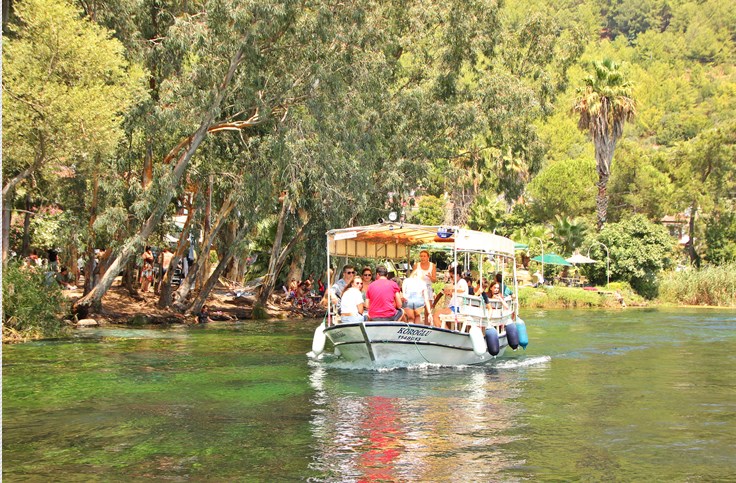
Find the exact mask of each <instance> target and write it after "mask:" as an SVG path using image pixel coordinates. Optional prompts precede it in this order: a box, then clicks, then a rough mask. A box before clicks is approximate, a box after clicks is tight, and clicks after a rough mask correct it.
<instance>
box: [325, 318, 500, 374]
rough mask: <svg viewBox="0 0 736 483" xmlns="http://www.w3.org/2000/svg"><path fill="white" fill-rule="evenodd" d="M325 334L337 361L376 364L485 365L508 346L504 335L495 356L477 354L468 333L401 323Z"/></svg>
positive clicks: (337, 328) (348, 326) (349, 326)
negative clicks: (338, 358) (336, 356)
mask: <svg viewBox="0 0 736 483" xmlns="http://www.w3.org/2000/svg"><path fill="white" fill-rule="evenodd" d="M324 334H325V336H327V338H328V339H329V340H330V342H332V344H333V345H334V346H335V348H336V349H338V350H339V353H340V358H342V359H344V360H346V361H351V362H369V363H370V362H373V363H378V364H383V363H388V364H394V363H404V364H422V363H430V364H439V365H451V366H456V365H474V364H485V363H487V362H489V361H490V360H492V359H494V358H495V357H499V356H501V355H503V352H504V350H505V349H506V347H507V345H508V343H507V340H506V334H505V332H504V333H502V334H501V335H500V336H499V343H500V352H499V353H498V355H497V356H492V355H491V354H489V353H488V352H485V353H483V354H481V355H478V354H476V353H475V352H474V351H473V343H472V341H471V338H470V335H469V334H467V333H464V332H458V331H453V330H448V329H441V328H437V327H429V326H426V325H420V324H407V323H403V322H363V323H342V324H337V325H333V326H330V327H327V328H326V329H325V330H324Z"/></svg>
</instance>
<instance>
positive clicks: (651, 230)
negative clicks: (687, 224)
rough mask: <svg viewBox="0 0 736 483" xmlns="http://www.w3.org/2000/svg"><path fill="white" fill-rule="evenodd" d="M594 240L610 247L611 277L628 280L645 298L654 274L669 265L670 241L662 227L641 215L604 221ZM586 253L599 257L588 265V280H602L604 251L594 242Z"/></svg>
mask: <svg viewBox="0 0 736 483" xmlns="http://www.w3.org/2000/svg"><path fill="white" fill-rule="evenodd" d="M595 241H598V242H600V243H603V244H605V245H606V246H607V247H608V249H609V251H610V272H611V280H622V281H626V282H629V283H630V284H631V286H632V287H633V288H634V289H635V290H636V291H637V292H638V293H639V294H641V295H643V296H645V297H647V298H654V297H655V296H656V276H657V274H658V273H659V272H660V271H662V270H664V269H667V268H670V267H671V266H672V265H673V255H674V252H673V249H674V241H673V240H672V237H671V236H670V235H669V233H668V231H667V229H666V228H665V227H663V226H662V225H659V224H655V223H652V222H650V221H648V220H647V219H646V217H644V216H643V215H634V216H633V217H631V218H629V219H627V220H623V221H620V222H618V223H611V224H608V225H606V226H605V227H604V229H603V230H601V232H600V233H599V234H598V235H597V237H595ZM591 243H592V242H591ZM590 256H591V258H594V259H596V260H599V262H598V263H597V264H596V265H594V266H593V267H591V269H589V273H590V276H591V280H594V281H595V283H598V284H601V283H605V279H606V273H605V270H606V264H605V260H606V252H605V251H604V249H603V247H601V245H598V244H596V245H593V246H592V247H591V251H590Z"/></svg>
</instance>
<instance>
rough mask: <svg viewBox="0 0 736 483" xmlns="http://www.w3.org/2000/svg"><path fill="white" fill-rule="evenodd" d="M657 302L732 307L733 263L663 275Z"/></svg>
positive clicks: (735, 289)
mask: <svg viewBox="0 0 736 483" xmlns="http://www.w3.org/2000/svg"><path fill="white" fill-rule="evenodd" d="M659 301H660V302H664V303H674V304H684V305H713V306H721V307H736V263H730V264H727V265H721V266H712V265H709V266H705V267H703V268H701V269H696V268H689V269H687V270H682V271H679V272H678V271H671V272H667V273H663V274H662V275H661V277H660V284H659Z"/></svg>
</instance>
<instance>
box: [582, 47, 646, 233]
mask: <svg viewBox="0 0 736 483" xmlns="http://www.w3.org/2000/svg"><path fill="white" fill-rule="evenodd" d="M584 83H585V86H584V87H582V88H580V89H578V98H577V99H576V100H575V105H574V106H573V111H574V112H576V113H578V114H579V116H580V117H579V120H578V128H579V129H580V130H582V131H588V133H589V134H590V137H591V139H592V140H593V144H594V146H595V160H596V167H597V171H598V183H597V186H598V195H597V197H596V211H597V216H598V221H597V224H598V230H599V231H600V229H601V228H603V225H604V224H605V223H606V216H607V212H608V193H607V192H606V189H607V186H608V179H609V178H610V176H611V166H612V163H613V153H614V150H615V149H616V143H617V142H618V140H619V139H620V138H621V136H622V135H623V132H624V124H625V123H626V122H627V121H631V120H632V119H633V118H634V116H635V115H636V103H635V102H634V99H633V97H632V86H631V83H630V82H629V81H628V80H627V79H626V77H625V76H624V75H623V74H622V72H621V71H620V68H619V65H618V64H617V63H616V62H614V61H612V60H611V59H605V60H603V61H594V62H593V74H592V75H589V76H587V77H586V78H585V79H584Z"/></svg>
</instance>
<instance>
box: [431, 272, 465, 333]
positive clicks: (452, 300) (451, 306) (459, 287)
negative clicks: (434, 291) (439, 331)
mask: <svg viewBox="0 0 736 483" xmlns="http://www.w3.org/2000/svg"><path fill="white" fill-rule="evenodd" d="M461 274H462V267H461V266H458V267H457V271H455V269H454V268H450V270H449V276H450V280H453V281H454V282H455V283H454V284H453V285H451V284H447V285H445V288H444V289H443V290H442V292H443V294H442V297H443V303H442V306H437V307H438V309H437V310H435V316H436V317H435V320H438V321H439V320H440V318H439V316H440V315H443V314H452V313H456V314H457V313H460V298H459V296H460V295H466V294H467V293H468V282H466V281H465V279H464V278H462V277H461ZM438 299H439V296H438V297H437V299H435V304H436V303H437V300H438ZM440 326H441V324H440V325H436V327H440Z"/></svg>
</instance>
